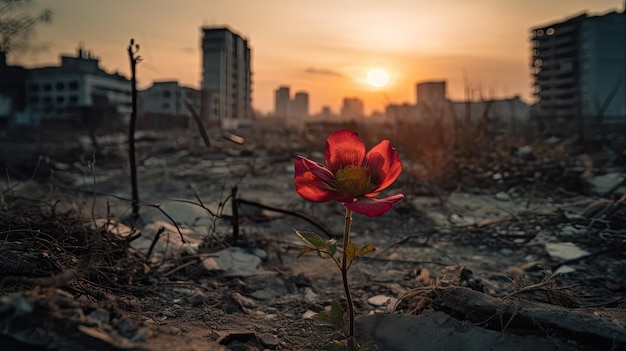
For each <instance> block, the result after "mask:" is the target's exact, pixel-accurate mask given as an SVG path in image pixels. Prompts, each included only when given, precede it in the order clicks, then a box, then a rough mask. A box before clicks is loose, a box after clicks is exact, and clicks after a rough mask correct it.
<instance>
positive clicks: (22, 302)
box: [0, 126, 626, 351]
mask: <svg viewBox="0 0 626 351" xmlns="http://www.w3.org/2000/svg"><path fill="white" fill-rule="evenodd" d="M332 128H336V126H327V127H326V128H322V127H319V128H316V129H297V128H295V129H288V128H279V127H274V126H264V127H263V128H255V129H254V130H246V131H243V132H242V136H243V137H245V142H244V143H243V144H242V145H239V144H236V143H233V142H231V141H229V140H227V139H226V138H224V137H223V136H222V135H220V134H219V133H216V132H213V133H212V134H211V135H210V138H211V141H212V145H211V147H210V148H207V147H206V146H205V145H203V144H202V141H201V139H200V138H199V137H198V136H197V135H194V134H193V133H178V134H175V135H174V134H164V133H145V134H144V133H140V134H139V136H138V151H137V154H138V165H139V167H138V175H139V179H138V184H139V195H140V200H141V202H142V203H141V210H140V215H141V217H140V219H139V220H137V221H131V220H130V203H131V201H130V200H129V199H130V193H131V192H130V181H129V170H128V165H127V163H128V161H127V157H126V154H125V153H126V149H125V142H124V137H123V136H108V137H102V138H100V139H99V143H100V145H99V147H100V150H98V153H96V154H94V153H91V152H89V148H90V145H89V143H88V140H85V138H80V139H78V140H74V139H70V140H67V141H65V142H62V143H61V142H51V143H49V144H46V143H43V142H40V143H37V144H31V145H28V146H27V145H18V144H13V145H12V146H8V145H7V144H5V145H4V146H3V149H4V150H3V154H2V155H1V156H2V157H3V166H4V167H3V168H5V169H6V176H5V182H4V184H3V188H2V198H1V199H0V200H1V201H0V206H2V215H1V217H2V218H1V221H2V223H3V225H2V227H1V228H0V267H1V269H0V280H1V285H0V294H1V296H0V345H3V347H2V349H3V350H129V349H132V350H165V349H170V350H172V351H174V350H175V351H179V350H180V351H182V350H264V349H270V350H320V349H323V348H324V346H325V345H327V344H328V343H329V342H330V341H333V340H342V338H343V337H342V335H341V334H340V333H339V332H338V331H337V330H335V329H334V328H332V327H329V326H324V325H320V323H319V322H316V321H315V320H314V319H311V318H310V316H311V314H314V313H318V312H321V311H324V310H325V309H326V308H328V306H330V305H331V303H332V301H333V300H339V301H341V302H344V301H345V300H344V298H343V289H342V285H341V276H340V272H339V271H338V270H337V269H336V267H334V265H333V264H332V262H330V261H329V260H322V259H320V258H319V257H317V256H315V255H313V254H311V255H307V256H304V257H301V258H297V256H298V253H299V250H300V249H301V247H302V246H303V243H302V242H300V241H299V239H298V237H297V236H296V235H295V234H294V231H293V229H294V228H295V229H298V230H310V231H316V232H317V233H319V234H320V235H322V236H324V235H325V234H324V230H326V231H328V232H330V234H331V235H332V236H334V237H337V238H341V230H342V228H343V215H344V213H343V209H342V206H341V205H340V204H338V203H328V204H312V203H307V202H306V201H304V200H302V199H301V198H300V197H299V196H298V195H297V194H296V192H295V190H294V188H293V160H294V158H295V156H296V155H298V154H301V155H305V156H307V157H310V158H312V159H316V160H318V161H322V160H323V148H324V139H325V136H327V135H328V133H329V131H332ZM357 130H358V129H357ZM362 134H363V135H366V136H368V137H369V136H373V133H371V131H369V130H368V131H364V132H363V133H362ZM385 137H388V138H390V139H391V140H392V143H394V139H393V135H391V136H385ZM372 144H373V143H371V142H369V140H368V146H372ZM399 150H400V155H401V158H403V161H404V165H405V172H404V173H403V174H402V175H401V177H400V179H399V180H398V181H397V182H396V183H395V184H394V185H392V189H390V190H389V193H395V192H397V191H399V192H403V193H404V194H405V196H406V198H405V199H403V200H402V201H401V202H399V203H398V204H396V205H395V206H394V208H393V209H392V210H391V211H389V212H388V213H387V214H385V215H384V216H381V217H377V218H368V217H365V216H360V215H355V217H354V224H353V228H352V233H351V237H352V240H353V241H354V242H356V243H357V244H359V245H361V246H362V245H365V244H373V245H374V246H375V247H376V248H377V250H376V251H374V252H373V253H371V254H370V255H368V256H366V257H364V258H362V259H359V261H358V262H357V263H355V265H354V266H353V267H352V269H351V270H350V284H351V287H352V291H353V295H354V300H355V306H356V308H357V311H358V314H359V316H360V318H361V317H363V316H367V315H377V314H383V313H395V314H403V315H413V314H420V313H423V312H424V311H430V310H435V311H441V312H445V313H447V314H449V315H450V316H452V317H454V318H456V319H458V320H460V321H464V322H469V323H470V324H472V325H473V326H479V327H480V328H486V329H491V330H496V331H498V332H501V333H503V334H511V335H517V336H519V335H521V336H524V337H529V338H530V337H533V338H536V337H539V338H544V339H550V340H556V341H558V342H562V343H564V344H567V345H568V347H573V348H574V349H578V350H596V349H597V350H599V349H602V350H610V349H614V350H618V349H621V348H623V347H626V345H625V344H624V343H623V341H622V339H623V337H621V338H620V337H614V336H611V335H613V334H611V330H613V329H610V328H609V329H610V330H609V331H608V332H607V333H605V334H602V333H596V332H595V331H594V330H595V329H594V328H593V327H592V326H589V327H588V329H587V331H588V332H587V333H586V334H585V333H579V335H578V336H577V335H576V333H575V332H572V330H580V328H583V329H584V328H585V325H584V323H581V322H580V320H573V321H572V322H571V324H576V323H579V324H581V325H577V326H572V328H568V326H567V325H566V326H560V327H555V326H554V325H552V324H549V325H548V324H541V323H540V322H537V323H535V325H529V324H528V323H526V322H524V320H523V318H524V313H522V312H523V311H522V312H519V313H518V316H517V317H516V314H515V313H514V314H513V315H511V316H510V318H508V317H507V318H508V319H506V320H504V321H503V315H505V314H504V313H502V311H491V312H490V311H489V310H481V309H480V306H477V304H476V302H477V301H478V302H483V300H482V299H483V298H484V299H489V298H494V299H496V300H494V301H507V302H508V303H511V304H518V305H519V306H523V304H524V303H525V302H524V301H530V302H532V303H535V302H536V303H541V304H542V305H541V306H543V307H542V308H543V309H545V310H546V311H550V309H551V307H550V306H555V307H554V311H556V312H558V311H560V310H559V308H565V309H568V311H580V314H581V318H582V319H581V320H584V317H585V316H586V315H585V313H592V314H593V313H607V314H608V313H610V315H611V316H612V317H611V319H612V320H613V321H614V323H613V324H614V325H613V326H612V327H614V328H615V330H617V331H619V330H623V331H624V334H623V335H626V329H624V328H626V312H625V310H624V308H625V307H626V299H625V296H626V283H625V282H624V278H623V277H624V276H625V275H626V260H625V259H626V254H625V252H626V250H625V247H626V220H625V218H626V208H625V205H624V188H623V187H622V188H620V187H616V188H614V189H611V192H610V193H607V192H604V193H599V192H598V191H597V189H596V190H594V187H593V184H592V182H590V181H589V179H591V177H593V176H595V175H601V174H609V173H615V172H617V173H620V172H621V174H624V168H625V167H624V164H621V163H620V162H618V161H619V159H618V158H611V159H608V160H607V158H606V157H596V156H594V155H588V154H585V155H583V156H581V154H576V155H574V154H561V155H559V157H558V158H557V157H554V156H553V157H552V158H544V159H543V160H542V161H541V162H538V161H537V160H536V159H535V160H523V159H520V157H518V156H515V155H514V156H511V155H509V156H506V157H482V156H481V157H480V158H473V159H467V158H463V159H460V158H459V159H454V160H453V162H452V163H451V165H450V167H451V169H454V170H455V172H448V173H444V174H443V175H440V176H439V177H438V178H436V179H434V178H431V179H429V180H428V181H426V180H425V178H420V177H419V176H418V175H419V174H420V173H419V172H414V170H415V169H417V168H416V167H417V166H416V164H415V163H412V162H413V161H412V160H406V159H404V156H405V155H406V154H409V152H408V151H410V150H409V149H407V147H406V146H405V148H401V147H399ZM493 150H494V148H488V149H485V150H482V151H481V153H482V154H487V155H491V154H492V153H495V151H493ZM94 155H95V156H94ZM616 160H618V161H616ZM538 172H539V173H543V175H544V177H537V176H536V174H537V173H538ZM529 174H530V175H531V180H530V181H529V180H528V178H529V177H528V175H529ZM235 187H236V189H237V190H236V193H233V189H234V188H235ZM233 194H234V195H235V196H234V197H232V196H231V195H233ZM233 199H237V201H235V203H236V204H237V206H236V208H237V212H238V213H237V214H234V213H233V210H232V209H233V207H232V204H233ZM302 214H304V215H305V216H304V217H303V216H300V215H302ZM233 218H237V220H236V223H237V224H238V225H237V228H234V226H233V223H234V220H233ZM320 227H322V228H320ZM235 231H236V232H237V238H236V239H235V238H234V232H235ZM155 237H156V239H155ZM181 237H182V238H183V239H185V242H186V244H183V243H182V242H181V241H180V238H181ZM454 288H462V289H466V290H470V291H472V292H476V293H479V295H463V296H465V297H464V298H467V299H470V300H468V301H465V302H464V303H463V304H462V305H463V306H462V307H455V306H454V304H453V303H451V302H452V301H454V297H452V295H453V292H452V293H450V294H452V295H450V294H448V293H447V292H451V291H453V290H451V289H454ZM456 296H457V297H458V296H460V294H457V295H456ZM467 296H472V297H471V298H468V297H467ZM472 299H474V300H472ZM485 301H487V300H485ZM489 301H491V300H489ZM484 305H485V304H482V305H481V306H484ZM468 306H472V307H471V308H470V307H468ZM485 308H487V307H485ZM589 311H595V312H589ZM556 312H555V313H553V314H554V316H552V319H553V320H558V319H559V316H558V314H557V313H556ZM490 313H491V315H490ZM485 316H487V317H485ZM562 318H565V317H562ZM546 319H547V320H548V321H547V322H546V323H551V322H553V321H550V319H551V318H550V316H548V317H547V318H546ZM531 324H532V323H531ZM359 325H360V324H358V325H357V327H358V326H359ZM546 325H548V326H546ZM576 328H579V329H576ZM620 328H621V329H620ZM582 334H585V335H584V337H580V335H582ZM360 337H361V338H367V337H368V335H360ZM364 341H365V340H364ZM414 342H419V340H418V341H414ZM379 348H381V349H384V348H383V347H382V346H380V345H379Z"/></svg>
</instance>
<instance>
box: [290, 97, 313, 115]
mask: <svg viewBox="0 0 626 351" xmlns="http://www.w3.org/2000/svg"><path fill="white" fill-rule="evenodd" d="M291 114H292V115H293V116H294V117H308V116H309V93H307V92H306V91H298V92H296V94H295V95H294V98H293V101H292V103H291Z"/></svg>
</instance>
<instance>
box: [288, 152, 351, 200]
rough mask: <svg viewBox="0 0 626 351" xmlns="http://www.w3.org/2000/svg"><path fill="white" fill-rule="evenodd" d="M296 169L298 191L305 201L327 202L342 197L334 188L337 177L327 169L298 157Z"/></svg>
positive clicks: (295, 177)
mask: <svg viewBox="0 0 626 351" xmlns="http://www.w3.org/2000/svg"><path fill="white" fill-rule="evenodd" d="M294 168H295V176H294V184H295V185H296V191H297V192H298V194H299V195H300V196H302V197H303V198H304V199H305V200H307V201H311V202H327V201H330V200H334V199H336V198H338V197H340V195H339V193H337V191H336V190H334V189H333V188H332V182H333V181H334V180H335V176H334V175H333V174H332V173H330V171H329V170H328V169H326V167H323V166H321V165H319V164H318V163H316V162H313V161H311V160H309V159H307V158H305V157H302V156H298V157H297V158H296V162H295V164H294Z"/></svg>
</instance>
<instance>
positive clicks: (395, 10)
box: [13, 0, 623, 113]
mask: <svg viewBox="0 0 626 351" xmlns="http://www.w3.org/2000/svg"><path fill="white" fill-rule="evenodd" d="M36 4H37V5H38V6H47V7H49V8H51V9H52V10H53V11H54V16H55V17H54V20H53V23H52V24H50V25H47V26H45V27H43V26H42V27H39V29H38V31H37V35H36V36H35V38H34V39H35V40H36V41H37V42H44V43H47V44H48V46H49V50H48V51H47V52H40V53H37V54H22V55H21V56H19V57H16V58H15V59H14V60H13V63H21V64H25V65H27V66H33V65H48V64H58V62H59V60H58V56H59V54H60V53H66V54H67V53H69V54H73V53H74V52H75V49H76V47H77V46H78V43H79V42H80V41H82V42H84V44H85V47H86V48H88V49H90V50H92V51H93V53H94V54H95V55H96V56H98V57H100V60H101V66H102V67H103V68H104V69H106V70H107V71H119V72H121V73H123V74H128V72H129V68H128V66H129V63H128V57H127V53H126V46H127V45H128V41H129V39H130V38H131V37H134V38H135V39H136V40H137V41H138V42H139V44H140V45H141V51H140V54H141V56H142V57H143V58H144V61H143V62H142V63H141V64H140V66H139V68H138V78H139V82H140V87H142V88H143V87H147V86H149V85H150V83H151V82H152V80H163V79H175V80H179V81H180V82H181V83H183V84H186V85H190V86H194V87H198V86H199V84H200V72H201V67H200V62H201V51H200V49H199V46H200V27H201V26H203V25H227V26H229V27H230V28H231V29H233V30H235V31H237V32H239V33H240V34H242V35H243V36H245V37H246V38H248V39H249V42H250V45H251V47H252V50H253V53H252V54H253V67H252V69H253V90H254V93H253V94H254V95H253V98H254V101H253V105H254V108H255V109H257V110H260V111H262V112H268V111H272V110H273V109H274V90H275V89H276V88H277V87H278V86H279V85H289V86H291V89H292V92H293V91H296V90H306V91H308V92H309V95H310V104H311V108H310V109H311V112H312V113H317V112H319V110H320V109H321V107H322V106H323V105H328V106H330V107H331V108H332V109H333V111H335V112H337V111H338V110H339V108H340V106H341V101H342V99H343V97H346V96H349V97H360V98H362V99H363V100H364V102H365V108H366V112H371V111H372V110H383V109H384V106H385V105H386V104H387V103H389V102H392V103H404V102H408V103H415V83H416V82H419V81H424V80H447V81H448V96H449V97H450V98H452V99H463V98H464V89H465V87H466V86H468V87H471V88H472V89H473V90H474V91H475V94H476V97H478V94H480V93H481V92H482V94H483V95H484V96H489V97H500V96H502V97H510V96H513V95H520V96H521V97H522V98H523V99H524V100H526V101H530V100H531V95H530V85H531V77H530V70H529V57H530V52H529V42H528V38H529V29H530V28H531V27H535V26H539V25H543V24H547V23H550V22H553V21H558V20H562V19H564V18H566V17H569V16H572V15H577V14H580V13H582V12H584V11H588V12H589V13H592V14H602V13H605V12H609V11H614V10H617V11H621V10H622V9H623V1H620V0H438V1H432V0H387V1H378V0H228V1H224V0H185V1H171V0H108V1H101V0H81V1H76V0H55V1H41V0H40V1H36ZM372 67H382V68H384V69H386V70H387V71H388V72H389V75H390V81H389V84H387V85H386V86H384V87H382V88H373V87H370V86H369V85H368V84H367V83H365V76H366V74H367V71H368V70H369V69H370V68H372Z"/></svg>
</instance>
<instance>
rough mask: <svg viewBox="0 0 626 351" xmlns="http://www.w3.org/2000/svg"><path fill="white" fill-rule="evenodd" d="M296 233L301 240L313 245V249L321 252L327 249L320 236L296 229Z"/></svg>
mask: <svg viewBox="0 0 626 351" xmlns="http://www.w3.org/2000/svg"><path fill="white" fill-rule="evenodd" d="M294 231H295V232H296V235H298V236H299V237H300V238H302V240H304V241H306V242H307V243H309V244H311V245H313V247H315V248H317V249H320V250H322V249H326V242H325V241H324V239H322V238H321V237H320V236H319V235H317V234H315V233H313V232H303V231H299V230H297V229H294Z"/></svg>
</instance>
